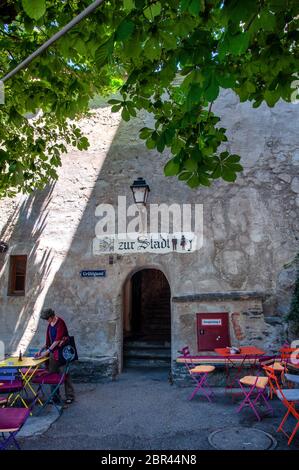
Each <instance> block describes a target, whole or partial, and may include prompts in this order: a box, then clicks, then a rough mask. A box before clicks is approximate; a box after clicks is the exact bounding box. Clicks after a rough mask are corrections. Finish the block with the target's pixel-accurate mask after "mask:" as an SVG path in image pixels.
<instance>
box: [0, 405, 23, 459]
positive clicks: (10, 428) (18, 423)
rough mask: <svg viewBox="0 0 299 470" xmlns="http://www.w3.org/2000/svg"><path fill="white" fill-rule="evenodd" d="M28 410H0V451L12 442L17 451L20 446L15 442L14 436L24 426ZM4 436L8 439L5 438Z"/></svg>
mask: <svg viewBox="0 0 299 470" xmlns="http://www.w3.org/2000/svg"><path fill="white" fill-rule="evenodd" d="M29 415H30V409H28V408H12V407H10V408H1V409H0V433H2V436H3V441H2V442H0V450H4V449H6V448H7V446H8V445H9V444H10V442H11V441H12V442H13V443H14V444H15V446H16V447H17V449H19V450H20V446H19V444H18V442H17V440H16V435H17V434H18V432H19V431H20V429H21V428H22V426H23V425H24V424H25V422H26V420H27V418H28V416H29ZM5 434H7V435H8V437H5Z"/></svg>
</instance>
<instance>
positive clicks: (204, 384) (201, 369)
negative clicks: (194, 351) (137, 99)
mask: <svg viewBox="0 0 299 470" xmlns="http://www.w3.org/2000/svg"><path fill="white" fill-rule="evenodd" d="M178 352H179V353H181V354H182V355H183V357H184V359H185V367H186V369H187V371H188V373H189V375H190V376H191V378H192V380H193V381H194V382H195V384H196V385H195V389H194V390H193V392H192V393H191V395H190V397H189V400H192V398H193V397H194V396H195V395H196V393H197V392H198V391H199V390H201V391H202V392H203V394H204V396H205V397H206V398H207V399H208V400H209V401H210V402H211V401H212V400H211V397H213V396H214V393H213V391H212V390H211V388H210V387H209V384H208V380H207V379H208V374H210V373H211V372H213V371H214V370H215V367H214V366H210V365H203V366H196V367H191V366H190V364H192V362H191V361H190V359H191V357H190V350H189V347H188V346H185V347H184V348H182V350H181V351H178ZM188 358H189V361H188Z"/></svg>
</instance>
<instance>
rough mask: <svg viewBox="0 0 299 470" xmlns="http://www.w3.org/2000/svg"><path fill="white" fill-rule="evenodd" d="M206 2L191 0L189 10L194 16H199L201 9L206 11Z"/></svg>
mask: <svg viewBox="0 0 299 470" xmlns="http://www.w3.org/2000/svg"><path fill="white" fill-rule="evenodd" d="M204 9H205V4H204V1H203V0H191V3H190V5H189V7H188V11H189V12H190V13H191V15H193V16H198V15H199V12H200V11H204Z"/></svg>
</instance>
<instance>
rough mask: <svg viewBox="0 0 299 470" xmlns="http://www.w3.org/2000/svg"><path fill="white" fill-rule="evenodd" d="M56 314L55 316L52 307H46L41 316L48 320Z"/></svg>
mask: <svg viewBox="0 0 299 470" xmlns="http://www.w3.org/2000/svg"><path fill="white" fill-rule="evenodd" d="M54 316H55V312H54V310H53V309H52V308H44V309H43V310H42V313H41V315H40V317H41V318H42V319H43V320H48V319H49V318H50V317H54Z"/></svg>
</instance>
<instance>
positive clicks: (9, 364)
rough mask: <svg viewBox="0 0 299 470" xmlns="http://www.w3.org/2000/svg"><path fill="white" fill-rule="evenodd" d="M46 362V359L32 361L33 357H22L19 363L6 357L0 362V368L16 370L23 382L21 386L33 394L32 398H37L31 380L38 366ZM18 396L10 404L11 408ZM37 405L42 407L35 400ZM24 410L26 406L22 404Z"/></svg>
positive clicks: (17, 359) (16, 358)
mask: <svg viewBox="0 0 299 470" xmlns="http://www.w3.org/2000/svg"><path fill="white" fill-rule="evenodd" d="M47 360H48V357H42V358H40V359H34V358H33V357H26V356H23V357H22V360H21V361H19V358H18V357H7V358H6V359H5V360H4V361H1V362H0V368H1V367H5V368H6V369H8V368H12V369H18V370H19V373H20V376H21V379H22V380H23V386H24V388H25V389H27V390H30V391H31V392H32V393H33V396H34V398H36V397H37V395H36V393H35V390H34V389H33V388H32V386H31V383H30V382H31V380H32V378H33V377H34V375H35V374H36V371H37V370H38V368H39V366H40V365H41V364H44V363H45V362H46V361H47ZM18 396H19V394H18V395H17V396H16V397H15V398H14V400H13V402H12V403H11V406H12V405H13V404H14V403H15V401H16V400H17V398H18ZM37 400H38V402H39V404H40V405H42V404H43V403H42V401H41V400H40V398H38V399H37ZM24 404H25V406H26V408H28V406H27V404H26V403H24Z"/></svg>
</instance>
